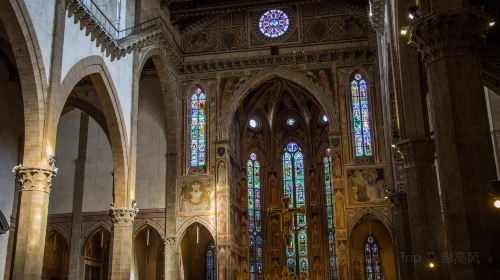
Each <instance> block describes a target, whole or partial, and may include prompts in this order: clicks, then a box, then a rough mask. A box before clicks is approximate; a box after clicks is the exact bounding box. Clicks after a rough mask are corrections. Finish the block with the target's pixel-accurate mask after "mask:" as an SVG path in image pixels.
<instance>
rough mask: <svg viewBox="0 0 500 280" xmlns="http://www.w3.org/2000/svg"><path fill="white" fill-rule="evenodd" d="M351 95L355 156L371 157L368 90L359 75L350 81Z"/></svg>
mask: <svg viewBox="0 0 500 280" xmlns="http://www.w3.org/2000/svg"><path fill="white" fill-rule="evenodd" d="M351 94H352V118H353V122H354V147H355V150H356V156H357V157H362V156H372V155H373V146H372V135H371V128H370V113H369V104H368V103H369V102H368V89H367V86H366V81H365V79H364V78H363V76H362V75H361V74H359V73H357V74H356V75H354V79H353V80H352V81H351Z"/></svg>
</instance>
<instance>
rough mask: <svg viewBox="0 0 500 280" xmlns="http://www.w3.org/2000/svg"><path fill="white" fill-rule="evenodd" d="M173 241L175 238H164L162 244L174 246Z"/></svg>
mask: <svg viewBox="0 0 500 280" xmlns="http://www.w3.org/2000/svg"><path fill="white" fill-rule="evenodd" d="M175 241H176V238H175V237H166V238H165V240H164V241H163V242H164V243H165V245H175Z"/></svg>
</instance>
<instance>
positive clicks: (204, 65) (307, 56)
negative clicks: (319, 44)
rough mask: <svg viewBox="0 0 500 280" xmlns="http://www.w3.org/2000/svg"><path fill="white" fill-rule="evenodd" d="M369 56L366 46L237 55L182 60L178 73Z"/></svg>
mask: <svg viewBox="0 0 500 280" xmlns="http://www.w3.org/2000/svg"><path fill="white" fill-rule="evenodd" d="M369 57H371V52H370V49H369V48H368V47H355V48H343V49H334V50H325V51H309V52H297V53H288V54H279V55H268V56H254V57H238V58H231V59H218V60H203V61H194V62H184V63H183V64H181V65H180V67H179V68H178V71H179V73H180V74H194V73H203V72H212V71H223V70H235V69H244V68H261V67H266V66H277V65H294V64H303V63H304V64H305V63H321V62H332V61H339V60H355V59H367V58H369Z"/></svg>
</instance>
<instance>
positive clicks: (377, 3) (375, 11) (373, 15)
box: [370, 0, 385, 33]
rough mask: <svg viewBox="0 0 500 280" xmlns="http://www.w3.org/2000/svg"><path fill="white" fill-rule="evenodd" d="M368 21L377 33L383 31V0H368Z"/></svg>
mask: <svg viewBox="0 0 500 280" xmlns="http://www.w3.org/2000/svg"><path fill="white" fill-rule="evenodd" d="M370 23H371V24H372V27H373V29H374V30H375V31H376V32H377V33H382V32H383V31H384V23H385V0H371V1H370Z"/></svg>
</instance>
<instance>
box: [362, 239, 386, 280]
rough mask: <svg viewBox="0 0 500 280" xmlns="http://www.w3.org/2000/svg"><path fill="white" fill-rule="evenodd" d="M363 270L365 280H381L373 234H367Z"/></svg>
mask: <svg viewBox="0 0 500 280" xmlns="http://www.w3.org/2000/svg"><path fill="white" fill-rule="evenodd" d="M365 272H366V280H381V279H382V271H381V269H380V257H379V250H378V245H377V241H376V240H375V238H374V237H373V236H371V235H370V236H368V238H367V239H366V243H365Z"/></svg>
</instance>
